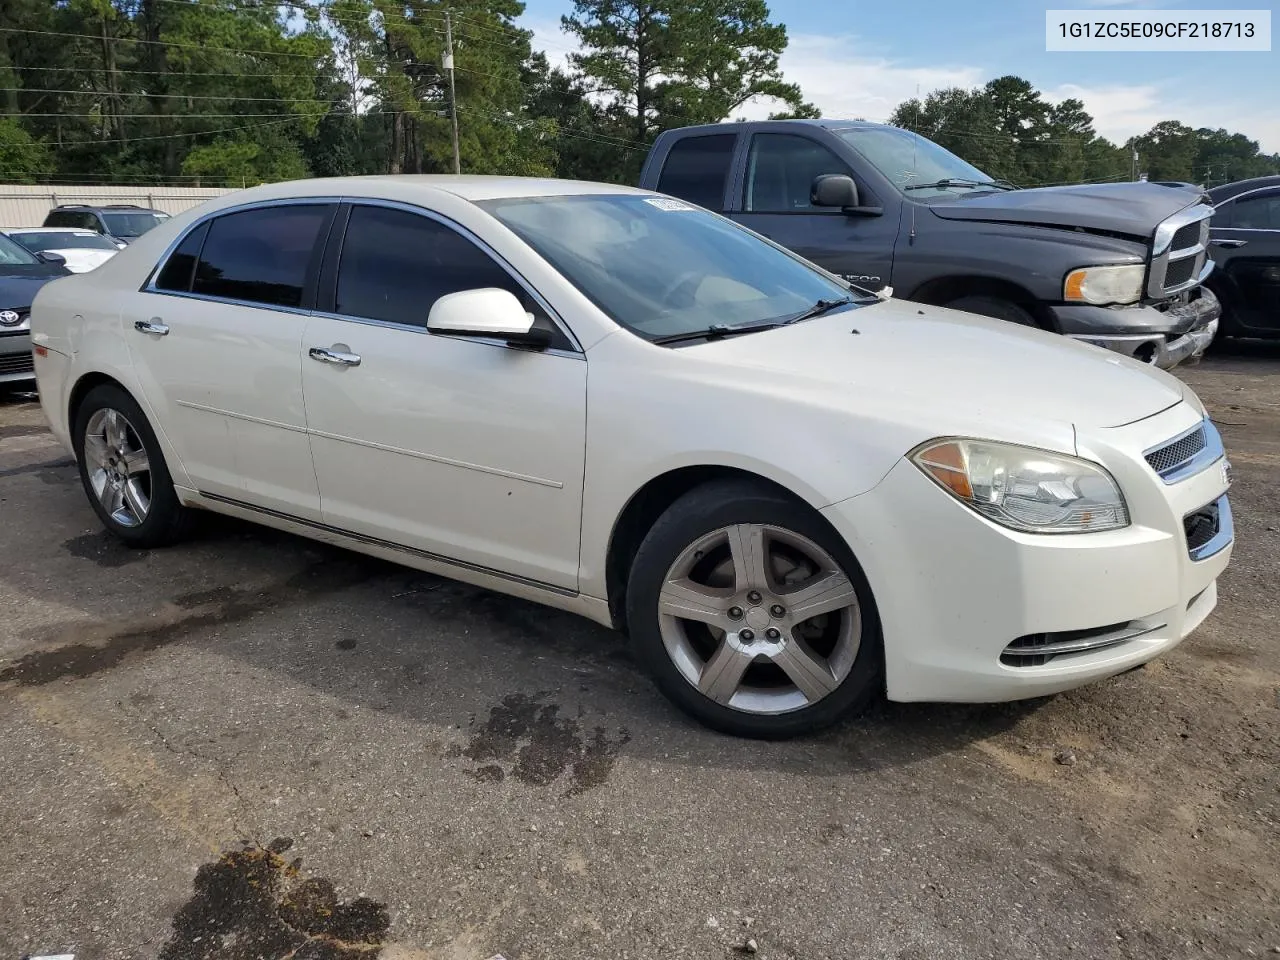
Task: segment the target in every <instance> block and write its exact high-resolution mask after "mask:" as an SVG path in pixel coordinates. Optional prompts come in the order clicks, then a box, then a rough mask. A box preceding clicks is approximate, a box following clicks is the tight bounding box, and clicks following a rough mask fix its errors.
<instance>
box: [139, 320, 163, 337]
mask: <svg viewBox="0 0 1280 960" xmlns="http://www.w3.org/2000/svg"><path fill="white" fill-rule="evenodd" d="M133 329H135V330H137V331H138V332H139V333H154V334H155V335H156V336H157V337H163V336H164V335H165V334H167V333H168V332H169V325H168V324H167V323H165V322H164V321H163V320H161V319H160V318H159V317H152V318H151V319H150V320H135V321H133Z"/></svg>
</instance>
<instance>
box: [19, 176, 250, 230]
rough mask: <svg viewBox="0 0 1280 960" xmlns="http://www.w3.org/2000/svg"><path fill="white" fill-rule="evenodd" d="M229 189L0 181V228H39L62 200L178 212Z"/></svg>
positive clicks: (220, 194) (229, 191) (228, 191)
mask: <svg viewBox="0 0 1280 960" xmlns="http://www.w3.org/2000/svg"><path fill="white" fill-rule="evenodd" d="M231 192H232V191H231V190H226V189H222V188H218V187H115V186H103V185H97V186H83V187H79V186H65V187H64V186H50V185H48V184H40V185H38V186H30V185H27V184H5V183H0V230H3V229H4V228H5V227H38V226H40V225H41V224H42V223H44V217H45V214H47V213H48V212H49V211H50V210H52V209H53V208H54V207H56V206H58V204H61V203H88V204H106V203H135V204H137V205H138V206H140V207H154V208H155V209H157V210H164V211H165V212H166V213H181V212H182V211H183V210H189V209H190V208H192V207H194V206H197V205H198V204H201V203H203V202H204V201H206V200H212V199H213V198H214V197H220V196H222V195H223V194H224V193H231Z"/></svg>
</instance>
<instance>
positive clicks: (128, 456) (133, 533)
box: [72, 383, 191, 547]
mask: <svg viewBox="0 0 1280 960" xmlns="http://www.w3.org/2000/svg"><path fill="white" fill-rule="evenodd" d="M72 443H73V445H74V447H75V455H76V463H77V465H78V466H79V468H80V482H81V484H82V485H83V486H84V492H85V495H86V496H87V497H88V498H89V504H90V506H92V507H93V509H94V512H95V513H97V514H98V518H99V519H100V520H101V521H102V524H103V526H105V527H106V528H107V529H108V530H109V531H111V532H112V533H113V534H115V535H116V536H117V537H119V538H120V539H121V540H123V541H124V542H125V543H126V544H128V545H129V546H132V547H161V546H167V545H168V544H171V543H175V542H176V541H178V540H180V539H181V538H182V537H183V535H184V534H186V532H187V530H188V529H189V527H190V523H191V511H190V510H188V509H187V508H185V507H184V506H182V504H181V503H180V502H179V501H178V494H177V492H176V491H175V490H174V489H173V478H172V477H171V476H170V475H169V468H168V466H167V465H166V464H165V462H164V455H163V454H162V453H161V450H160V443H159V441H158V440H157V439H156V435H155V432H154V431H153V430H152V429H151V424H150V423H148V422H147V418H146V416H145V415H144V414H143V412H142V408H141V407H139V406H138V404H137V403H136V402H135V401H134V399H133V397H131V396H129V394H128V393H127V392H125V390H123V389H122V388H121V387H118V386H116V385H115V384H109V383H104V384H102V385H100V386H97V387H94V388H93V389H92V390H90V391H89V393H88V394H87V395H86V396H85V398H84V400H83V401H82V402H81V404H80V407H79V408H78V409H77V410H76V414H75V423H74V424H73V426H72Z"/></svg>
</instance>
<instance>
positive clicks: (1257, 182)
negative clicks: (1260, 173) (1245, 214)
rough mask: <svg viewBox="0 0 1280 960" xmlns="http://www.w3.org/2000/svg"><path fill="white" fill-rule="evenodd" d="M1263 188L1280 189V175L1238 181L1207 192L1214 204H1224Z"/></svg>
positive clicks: (1212, 188)
mask: <svg viewBox="0 0 1280 960" xmlns="http://www.w3.org/2000/svg"><path fill="white" fill-rule="evenodd" d="M1263 187H1280V175H1276V176H1270V177H1254V178H1253V179H1251V180H1237V181H1236V182H1235V183H1224V184H1222V185H1221V186H1218V187H1211V188H1210V189H1209V190H1208V191H1206V192H1207V193H1208V194H1209V196H1210V198H1211V199H1212V200H1213V202H1214V203H1222V202H1223V201H1224V200H1230V199H1231V198H1232V197H1238V196H1239V195H1240V194H1242V193H1249V192H1250V191H1251V190H1260V189H1262V188H1263Z"/></svg>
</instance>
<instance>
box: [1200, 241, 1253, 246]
mask: <svg viewBox="0 0 1280 960" xmlns="http://www.w3.org/2000/svg"><path fill="white" fill-rule="evenodd" d="M1209 242H1210V243H1212V244H1213V245H1214V246H1215V247H1243V246H1244V245H1245V244H1246V243H1248V242H1249V241H1248V240H1210V241H1209Z"/></svg>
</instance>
